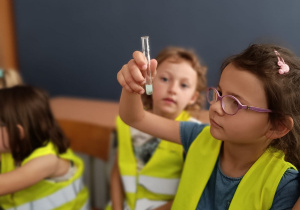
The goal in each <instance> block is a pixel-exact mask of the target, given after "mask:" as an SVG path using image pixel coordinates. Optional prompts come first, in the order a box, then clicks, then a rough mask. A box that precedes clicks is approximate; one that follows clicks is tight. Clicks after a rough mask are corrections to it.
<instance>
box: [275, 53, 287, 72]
mask: <svg viewBox="0 0 300 210" xmlns="http://www.w3.org/2000/svg"><path fill="white" fill-rule="evenodd" d="M274 52H275V54H276V56H277V59H278V62H277V65H278V66H279V67H280V69H279V70H278V73H279V74H284V73H288V72H289V71H290V67H289V65H287V64H286V63H285V62H284V60H283V58H282V57H281V56H280V54H279V52H277V50H274Z"/></svg>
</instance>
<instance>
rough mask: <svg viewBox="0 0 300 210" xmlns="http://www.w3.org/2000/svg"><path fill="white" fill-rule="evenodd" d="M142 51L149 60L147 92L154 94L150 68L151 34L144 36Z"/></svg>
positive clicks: (146, 75) (146, 74)
mask: <svg viewBox="0 0 300 210" xmlns="http://www.w3.org/2000/svg"><path fill="white" fill-rule="evenodd" d="M141 40H142V52H143V53H144V55H145V57H146V59H147V61H148V67H147V70H146V73H145V78H146V84H145V89H146V94H147V95H152V92H153V88H152V76H151V70H150V47H149V36H142V37H141Z"/></svg>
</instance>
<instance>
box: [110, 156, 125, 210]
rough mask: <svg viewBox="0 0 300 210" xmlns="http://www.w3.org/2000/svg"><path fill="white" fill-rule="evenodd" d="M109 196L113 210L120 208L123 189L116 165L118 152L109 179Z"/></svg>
mask: <svg viewBox="0 0 300 210" xmlns="http://www.w3.org/2000/svg"><path fill="white" fill-rule="evenodd" d="M110 196H111V201H112V209H113V210H122V209H123V203H124V190H123V187H122V181H121V175H120V171H119V167H118V154H117V155H116V157H115V161H114V165H113V169H112V173H111V181H110Z"/></svg>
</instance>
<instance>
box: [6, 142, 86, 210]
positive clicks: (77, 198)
mask: <svg viewBox="0 0 300 210" xmlns="http://www.w3.org/2000/svg"><path fill="white" fill-rule="evenodd" d="M49 154H54V155H58V156H59V157H60V158H63V159H67V160H70V161H73V163H74V164H75V166H76V168H77V171H76V173H75V175H74V176H73V177H72V178H71V179H69V180H67V181H62V182H53V181H50V180H42V181H40V182H38V183H36V184H35V185H33V186H31V187H28V188H26V189H24V190H21V191H18V192H15V193H13V194H8V195H4V196H0V206H1V207H2V208H4V209H8V210H25V209H26V210H27V209H28V210H29V209H30V210H41V209H55V210H65V209H78V210H79V209H81V210H88V209H90V206H89V195H88V190H87V188H86V187H85V186H84V184H83V180H82V175H83V170H84V165H83V161H82V160H81V159H80V158H79V157H77V156H76V155H75V154H74V153H73V152H72V151H71V149H68V150H67V151H66V153H64V154H58V153H57V150H56V148H55V147H54V145H53V144H52V143H51V142H49V143H48V144H47V145H46V146H45V147H41V148H38V149H36V150H35V151H33V153H31V154H30V156H29V157H28V158H26V159H25V160H24V161H23V162H22V163H21V165H24V164H26V163H27V162H28V161H30V160H32V159H34V158H37V157H40V156H44V155H49ZM1 162H2V164H1V173H7V172H9V171H12V170H14V169H15V164H14V159H13V158H12V155H11V153H4V154H2V155H1Z"/></svg>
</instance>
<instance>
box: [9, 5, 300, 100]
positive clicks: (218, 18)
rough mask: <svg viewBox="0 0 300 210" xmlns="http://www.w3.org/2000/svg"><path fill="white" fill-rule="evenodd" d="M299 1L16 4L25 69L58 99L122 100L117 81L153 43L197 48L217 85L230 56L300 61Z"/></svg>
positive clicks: (211, 81)
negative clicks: (257, 53) (255, 48)
mask: <svg viewBox="0 0 300 210" xmlns="http://www.w3.org/2000/svg"><path fill="white" fill-rule="evenodd" d="M299 8H300V1H299V0H286V1H282V0H251V1H241V0H227V1H224V0H219V1H217V0H212V1H201V0H185V1H183V0H168V1H166V0H159V1H155V0H153V1H143V0H106V1H105V0H14V9H15V21H16V29H17V45H18V59H19V64H20V70H21V72H22V75H23V77H24V79H25V81H26V82H27V83H30V84H33V85H37V86H40V87H43V88H45V89H46V90H48V91H49V92H50V94H51V95H52V96H58V95H65V96H78V97H84V98H96V99H106V100H114V101H117V100H119V95H120V91H121V87H120V86H119V85H118V83H117V81H116V74H117V72H118V70H119V69H120V68H121V67H122V65H123V64H125V62H127V61H128V60H129V59H130V58H131V54H132V52H133V51H134V50H140V48H141V43H140V37H141V36H143V35H149V36H150V45H151V50H152V51H151V55H152V57H154V56H156V54H157V53H158V52H159V50H161V49H162V48H163V47H165V46H168V45H178V46H183V47H188V48H193V49H194V50H195V51H196V52H197V53H198V55H199V56H200V57H201V58H202V60H203V61H204V63H205V64H206V65H207V66H208V80H209V85H216V84H217V81H218V78H219V66H220V64H221V62H222V61H223V60H224V58H226V57H227V56H229V55H231V54H235V53H239V52H240V51H241V50H242V49H244V48H246V47H247V46H248V45H249V44H250V43H253V42H272V43H278V44H280V45H283V46H285V47H288V48H290V49H291V50H293V51H294V52H295V53H296V54H297V55H298V56H299V55H300V38H299V37H300V12H299Z"/></svg>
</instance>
